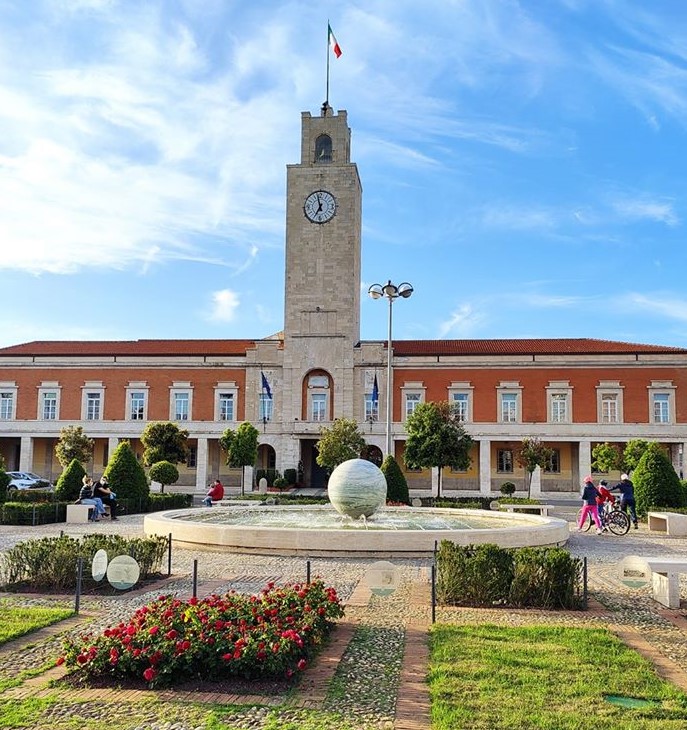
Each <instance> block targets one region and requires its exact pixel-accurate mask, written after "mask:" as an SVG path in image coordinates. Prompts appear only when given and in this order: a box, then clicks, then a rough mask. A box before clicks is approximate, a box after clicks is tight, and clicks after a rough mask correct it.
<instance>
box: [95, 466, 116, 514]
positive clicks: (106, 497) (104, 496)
mask: <svg viewBox="0 0 687 730" xmlns="http://www.w3.org/2000/svg"><path fill="white" fill-rule="evenodd" d="M93 496H94V497H100V499H101V501H102V503H103V504H106V505H107V506H108V507H109V508H110V519H111V520H116V519H118V517H117V500H116V499H115V497H116V496H117V495H116V494H115V493H114V492H113V491H112V490H111V489H110V487H109V486H108V485H107V477H106V476H105V475H104V474H103V475H102V476H101V477H100V481H97V482H96V483H95V484H94V485H93Z"/></svg>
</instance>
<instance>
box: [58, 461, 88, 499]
mask: <svg viewBox="0 0 687 730" xmlns="http://www.w3.org/2000/svg"><path fill="white" fill-rule="evenodd" d="M84 476H86V470H85V469H84V468H83V466H82V464H81V462H80V461H79V459H72V460H71V461H70V462H69V464H68V465H67V467H66V468H65V469H64V470H63V472H62V473H61V474H60V476H59V478H58V480H57V484H56V485H55V496H56V497H57V499H59V500H60V501H62V502H73V501H74V500H75V499H78V497H79V492H80V491H81V487H82V486H83V478H84Z"/></svg>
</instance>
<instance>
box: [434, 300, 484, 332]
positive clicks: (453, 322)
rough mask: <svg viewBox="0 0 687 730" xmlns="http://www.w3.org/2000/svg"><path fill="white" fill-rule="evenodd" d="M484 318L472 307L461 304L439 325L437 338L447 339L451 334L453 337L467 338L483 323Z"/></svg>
mask: <svg viewBox="0 0 687 730" xmlns="http://www.w3.org/2000/svg"><path fill="white" fill-rule="evenodd" d="M485 319H486V317H485V315H484V314H482V313H480V312H476V311H475V310H474V309H473V307H472V305H470V304H462V305H461V306H460V307H458V309H457V310H455V311H453V312H452V313H451V316H450V318H449V319H448V320H446V321H445V322H442V323H441V324H440V325H439V337H442V338H443V337H447V336H448V335H449V334H451V335H452V336H454V337H458V338H460V337H467V336H468V335H470V334H472V333H474V331H475V330H477V329H478V328H479V326H480V325H481V324H482V323H483V322H484V321H485Z"/></svg>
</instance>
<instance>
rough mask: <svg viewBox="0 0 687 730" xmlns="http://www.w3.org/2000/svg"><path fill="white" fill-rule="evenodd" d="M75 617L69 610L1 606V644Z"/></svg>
mask: <svg viewBox="0 0 687 730" xmlns="http://www.w3.org/2000/svg"><path fill="white" fill-rule="evenodd" d="M73 615H74V611H72V610H71V609H68V608H18V607H11V606H3V605H0V644H4V643H5V642H7V641H11V640H12V639H16V638H17V637H18V636H23V635H24V634H28V633H30V632H31V631H35V630H36V629H42V628H43V627H44V626H50V624H54V623H56V622H57V621H62V619H65V618H69V617H70V616H73Z"/></svg>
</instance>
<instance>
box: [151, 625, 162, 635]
mask: <svg viewBox="0 0 687 730" xmlns="http://www.w3.org/2000/svg"><path fill="white" fill-rule="evenodd" d="M148 633H149V634H150V635H151V636H155V634H159V633H160V627H159V626H151V627H150V628H149V629H148Z"/></svg>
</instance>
